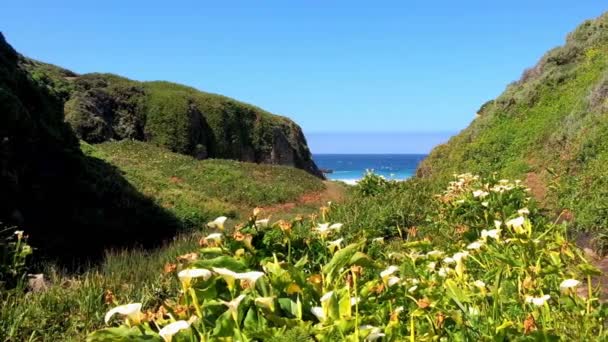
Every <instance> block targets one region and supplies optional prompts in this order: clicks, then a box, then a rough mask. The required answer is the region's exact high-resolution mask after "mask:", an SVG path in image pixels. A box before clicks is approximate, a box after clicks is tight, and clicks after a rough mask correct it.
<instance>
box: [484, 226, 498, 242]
mask: <svg viewBox="0 0 608 342" xmlns="http://www.w3.org/2000/svg"><path fill="white" fill-rule="evenodd" d="M500 232H501V230H500V229H499V228H496V229H490V230H485V229H484V230H482V231H481V239H482V240H487V238H492V239H494V240H498V239H500Z"/></svg>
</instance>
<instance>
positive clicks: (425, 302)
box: [416, 297, 431, 309]
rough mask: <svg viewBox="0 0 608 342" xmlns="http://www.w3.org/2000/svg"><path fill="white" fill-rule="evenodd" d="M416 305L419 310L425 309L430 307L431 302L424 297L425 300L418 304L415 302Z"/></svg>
mask: <svg viewBox="0 0 608 342" xmlns="http://www.w3.org/2000/svg"><path fill="white" fill-rule="evenodd" d="M416 304H417V305H418V307H419V308H421V309H426V308H428V307H429V306H431V301H430V300H429V299H428V298H426V297H425V298H422V299H420V300H418V302H416Z"/></svg>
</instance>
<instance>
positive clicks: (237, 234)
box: [232, 232, 245, 241]
mask: <svg viewBox="0 0 608 342" xmlns="http://www.w3.org/2000/svg"><path fill="white" fill-rule="evenodd" d="M232 238H234V239H235V240H236V241H243V240H245V234H243V233H241V232H234V234H232Z"/></svg>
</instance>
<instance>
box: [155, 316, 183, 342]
mask: <svg viewBox="0 0 608 342" xmlns="http://www.w3.org/2000/svg"><path fill="white" fill-rule="evenodd" d="M189 328H190V323H188V322H187V321H177V322H173V323H171V324H168V325H166V326H165V327H163V328H162V329H160V330H159V331H158V334H159V335H160V336H161V337H162V338H163V340H165V342H171V340H172V339H173V335H175V334H177V333H178V332H180V331H181V330H185V329H189Z"/></svg>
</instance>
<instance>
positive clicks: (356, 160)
mask: <svg viewBox="0 0 608 342" xmlns="http://www.w3.org/2000/svg"><path fill="white" fill-rule="evenodd" d="M425 157H426V154H315V155H313V159H314V161H315V162H316V163H317V166H319V168H321V169H325V170H331V171H333V172H332V173H327V174H326V175H325V176H326V177H327V178H328V179H330V180H339V181H343V182H345V183H348V184H355V183H356V182H357V181H358V180H359V179H361V178H362V177H363V176H364V175H365V172H366V170H373V171H374V173H376V174H379V175H382V176H384V177H386V178H388V179H396V180H404V179H407V178H409V177H411V176H413V175H414V173H415V172H416V168H417V167H418V164H419V163H420V161H422V160H423V159H424V158H425Z"/></svg>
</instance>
